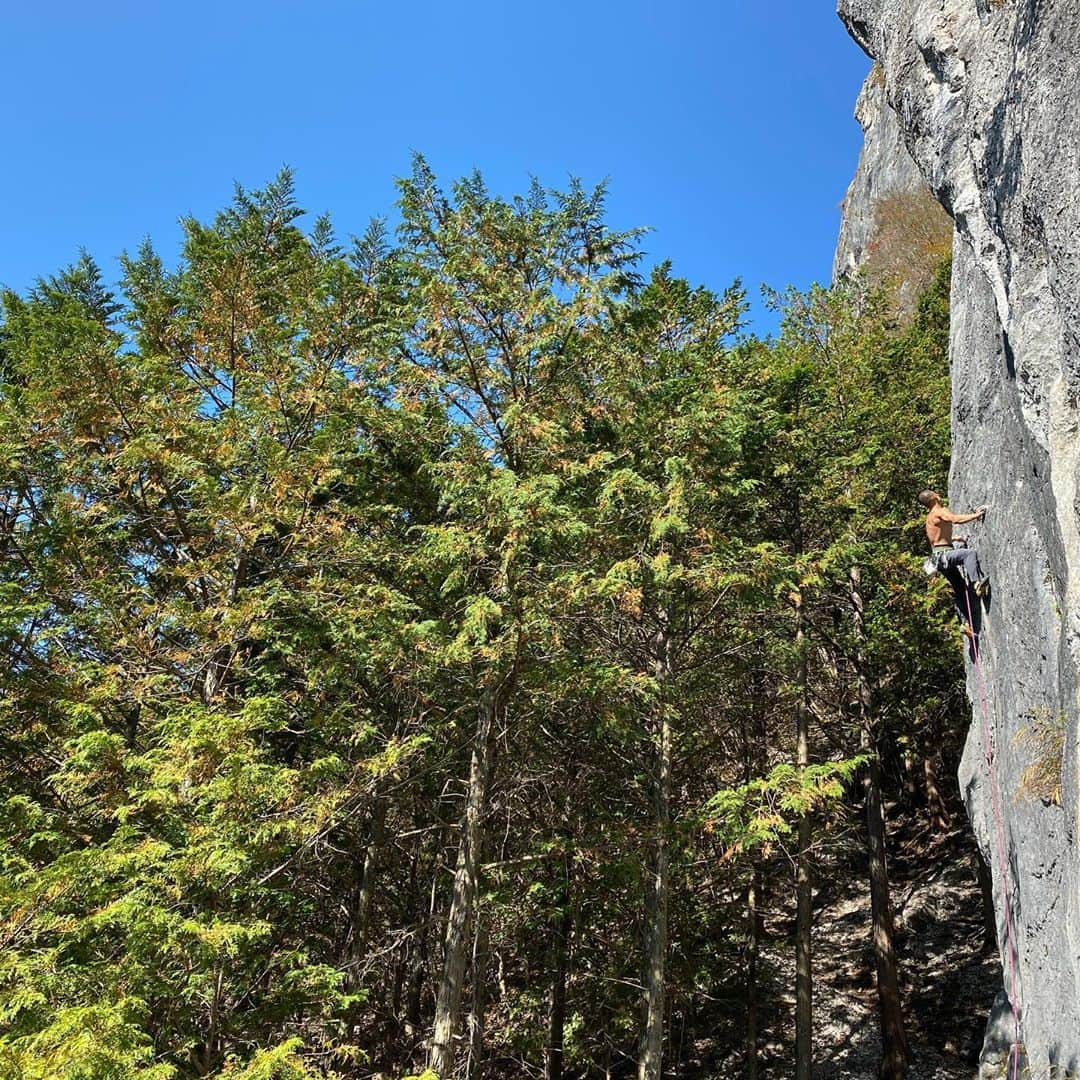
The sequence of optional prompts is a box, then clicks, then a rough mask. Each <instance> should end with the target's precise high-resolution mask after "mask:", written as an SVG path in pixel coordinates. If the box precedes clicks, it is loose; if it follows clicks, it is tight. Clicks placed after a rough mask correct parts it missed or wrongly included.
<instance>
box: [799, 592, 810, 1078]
mask: <svg viewBox="0 0 1080 1080" xmlns="http://www.w3.org/2000/svg"><path fill="white" fill-rule="evenodd" d="M795 655H796V664H797V679H796V700H795V739H796V747H795V763H796V764H797V765H799V766H800V767H802V766H806V765H809V764H810V710H809V709H808V708H807V700H806V698H807V685H806V683H807V670H806V635H805V632H804V630H803V594H802V589H801V588H800V589H799V590H798V591H797V592H796V594H795ZM812 838H813V823H812V821H811V820H810V815H809V814H803V815H802V817H800V818H799V826H798V847H797V851H796V856H795V905H796V914H795V1080H810V1069H811V1065H812V1062H813V1027H812V1025H813V1016H814V1001H813V993H814V988H813V972H812V969H811V958H810V928H811V914H812V913H811V904H812V902H813V883H812V881H811V875H810V843H811V840H812Z"/></svg>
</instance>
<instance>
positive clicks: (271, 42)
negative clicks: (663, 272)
mask: <svg viewBox="0 0 1080 1080" xmlns="http://www.w3.org/2000/svg"><path fill="white" fill-rule="evenodd" d="M6 6H7V11H6V12H5V19H4V22H5V28H4V33H3V35H2V37H0V95H2V100H3V102H4V110H3V121H2V128H0V130H2V132H3V148H4V168H3V169H2V170H0V208H2V209H0V282H3V283H4V284H6V285H8V286H11V287H14V288H17V289H24V288H26V287H27V286H28V285H30V284H31V283H32V282H33V280H34V279H35V278H36V277H37V276H39V275H41V274H45V273H50V272H53V271H55V270H56V269H58V268H59V267H60V266H62V265H64V264H66V263H67V262H70V261H71V259H72V258H74V257H75V255H76V253H77V251H78V249H79V248H80V247H85V248H86V249H87V250H89V251H90V252H91V254H93V255H94V256H95V257H96V258H97V259H98V261H99V262H100V263H101V264H102V266H103V268H104V269H105V272H106V275H107V276H108V277H109V278H110V279H111V278H114V277H115V276H116V274H117V265H116V258H115V257H116V255H117V254H118V253H119V252H120V251H122V250H124V249H132V248H134V247H135V246H136V245H137V244H138V243H139V241H140V240H141V239H142V238H143V237H144V236H146V235H149V236H151V237H152V238H153V240H154V242H155V244H156V245H157V246H158V248H159V250H160V251H161V252H162V254H163V255H164V256H166V258H173V257H175V254H176V251H177V241H178V236H179V230H178V228H177V225H176V222H177V219H178V218H179V217H180V216H181V215H184V214H188V213H191V214H195V215H196V216H199V217H209V216H210V215H212V214H213V212H214V211H215V210H216V209H217V208H219V207H220V206H222V205H223V204H224V203H226V202H227V201H228V199H229V197H230V195H231V192H232V184H233V181H234V180H235V181H239V182H240V183H242V184H244V185H245V186H247V187H258V186H261V185H262V184H263V183H264V182H265V181H266V180H268V179H269V178H270V177H272V176H273V175H274V174H275V173H276V172H277V170H278V168H279V167H280V166H281V165H282V164H286V163H287V164H289V165H290V166H292V168H293V169H294V170H295V173H296V179H297V189H298V194H299V197H300V201H301V203H302V205H304V206H305V207H307V208H308V209H309V210H311V211H313V212H321V211H324V210H329V211H330V212H331V214H332V215H333V218H334V221H335V224H336V226H337V228H338V230H339V232H340V233H341V234H342V235H347V234H349V233H356V232H360V231H361V230H362V229H363V227H364V225H365V224H366V222H367V220H368V218H369V217H371V216H372V215H376V214H378V215H389V214H392V211H393V202H394V197H395V192H394V186H393V178H394V177H395V176H397V175H401V174H402V173H404V172H406V171H407V170H408V168H409V158H410V154H411V152H412V151H413V150H419V151H421V152H423V153H424V154H425V155H426V156H427V157H428V159H429V161H430V162H431V164H432V166H433V167H434V168H435V170H436V171H437V172H438V173H439V175H440V176H441V177H443V178H444V179H447V180H449V179H451V178H453V177H455V176H458V175H461V174H463V173H465V172H468V171H470V170H471V169H472V168H473V167H479V168H480V169H481V170H482V171H483V173H484V174H485V176H486V177H487V179H488V181H489V184H490V186H491V187H492V188H494V189H495V190H498V191H501V192H503V193H506V194H510V193H512V192H515V191H519V190H523V189H524V188H525V186H526V185H527V183H528V179H529V176H530V175H536V176H537V177H539V179H540V180H541V181H542V182H543V183H545V184H546V185H548V186H554V187H558V186H560V185H561V184H563V183H564V182H565V179H566V177H567V176H568V175H570V174H575V175H578V176H580V177H582V179H583V180H585V181H586V182H590V183H592V182H596V181H599V180H601V179H603V178H605V177H606V178H608V179H609V181H610V195H609V201H608V206H609V217H610V221H611V224H612V225H614V226H617V227H627V226H632V225H649V226H652V227H653V229H654V231H653V232H652V233H651V234H650V235H649V236H648V237H646V239H645V247H646V249H647V251H648V253H649V256H650V258H652V259H659V258H670V259H672V260H673V261H674V264H675V270H676V272H677V273H679V274H682V275H683V276H686V277H688V278H690V279H691V280H693V281H695V282H701V283H704V284H707V285H709V286H711V287H713V288H717V289H720V288H723V287H724V286H726V285H727V284H728V283H729V282H730V281H731V280H732V279H733V278H734V277H737V276H738V277H741V278H742V279H743V281H744V283H745V284H746V285H747V287H748V288H749V289H750V291H751V293H752V295H753V296H755V297H756V295H757V291H758V287H759V284H760V283H762V282H765V283H768V284H770V285H773V286H777V287H780V286H783V285H786V284H788V283H792V284H796V285H799V286H806V285H808V284H809V283H810V282H811V281H813V280H825V279H827V278H828V276H829V270H830V265H831V259H832V249H833V245H834V243H835V239H836V233H837V229H838V225H839V211H838V204H839V202H840V200H841V198H842V197H843V194H844V190H845V188H846V186H847V183H848V181H849V180H850V178H851V174H852V171H853V169H854V167H855V162H856V159H857V156H858V150H859V144H860V132H859V129H858V125H857V124H856V123H855V121H854V120H853V119H852V109H853V107H854V103H855V97H856V94H857V92H858V89H859V85H860V83H861V80H862V78H863V76H864V75H865V73H866V71H867V69H868V67H869V61H868V60H867V59H866V57H865V56H863V54H862V53H861V52H860V51H859V49H858V48H857V46H856V45H855V44H854V43H853V42H852V41H851V40H850V39H849V38H848V37H847V35H846V33H845V32H844V29H843V27H842V26H841V24H840V22H839V20H838V19H837V18H836V15H835V13H834V10H833V4H832V3H831V2H828V0H813V2H809V3H808V2H807V0H774V2H773V3H770V4H755V3H748V2H746V0H668V2H666V3H660V2H653V0H579V2H578V3H571V2H567V0H558V2H554V3H547V4H544V5H528V4H522V3H509V2H505V3H497V2H495V0H473V2H469V3H461V4H453V3H447V2H445V0H444V2H437V0H413V2H412V3H403V4H392V3H390V2H388V0H351V2H347V0H307V2H305V3H300V2H293V3H286V2H281V0H261V2H259V3H257V4H256V3H253V2H250V0H217V2H214V3H207V2H203V0H191V2H187V3H184V4H181V3H178V2H165V0H159V2H154V0H143V2H141V3H134V2H120V0H103V2H102V3H98V4H94V5H89V4H85V3H78V4H77V3H73V2H71V0H55V2H53V3H51V4H44V3H36V4H35V3H26V2H24V3H19V4H9V5H6ZM758 317H759V319H760V322H759V324H758V325H759V326H760V327H761V328H763V329H767V328H768V326H769V324H770V322H771V320H769V319H768V318H767V317H765V318H764V319H761V317H760V309H759V313H758Z"/></svg>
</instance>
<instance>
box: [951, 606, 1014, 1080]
mask: <svg viewBox="0 0 1080 1080" xmlns="http://www.w3.org/2000/svg"><path fill="white" fill-rule="evenodd" d="M964 595H965V597H966V599H967V609H968V628H969V629H970V630H971V652H972V655H973V656H974V658H975V677H976V682H977V683H978V686H979V707H980V711H981V712H982V737H983V750H984V752H985V754H986V765H987V770H988V772H989V773H990V803H991V806H992V807H993V813H994V833H995V836H996V839H997V849H998V865H999V866H1000V867H1001V898H1002V900H1003V901H1004V904H1005V947H1006V949H1007V951H1008V953H1009V1004H1010V1005H1011V1006H1012V1014H1013V1029H1014V1034H1013V1045H1012V1050H1011V1051H1010V1053H1009V1057H1010V1058H1011V1059H1012V1080H1016V1075H1017V1070H1018V1069H1019V1067H1020V1008H1019V1005H1018V1004H1017V1000H1018V995H1017V990H1016V944H1015V941H1014V939H1013V921H1012V904H1011V903H1010V902H1009V876H1008V874H1007V873H1006V870H1005V826H1004V823H1003V821H1002V817H1001V803H1000V799H999V795H998V785H997V772H996V770H995V769H994V746H993V743H992V742H991V738H990V717H989V714H990V709H989V706H988V705H987V703H986V680H985V679H984V678H983V670H982V660H981V658H980V656H979V639H978V637H977V636H976V634H975V620H974V619H973V618H972V614H971V587H970V585H969V586H968V588H967V589H965V592H964Z"/></svg>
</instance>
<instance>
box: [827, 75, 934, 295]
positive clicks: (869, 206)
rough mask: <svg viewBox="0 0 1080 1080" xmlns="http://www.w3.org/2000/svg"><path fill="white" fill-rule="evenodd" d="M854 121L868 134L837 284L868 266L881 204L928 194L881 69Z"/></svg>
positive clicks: (846, 207)
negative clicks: (893, 198)
mask: <svg viewBox="0 0 1080 1080" xmlns="http://www.w3.org/2000/svg"><path fill="white" fill-rule="evenodd" d="M855 119H856V120H858V122H859V126H860V127H861V128H862V130H863V146H862V153H861V154H860V155H859V164H858V166H857V167H856V169H855V176H854V178H853V179H852V181H851V184H850V185H849V186H848V189H847V194H846V195H845V196H844V202H843V205H842V206H841V215H840V236H839V239H838V240H837V242H836V255H835V257H834V259H833V279H834V280H835V279H837V278H839V277H842V276H843V275H844V274H846V273H850V272H851V271H853V270H858V269H860V268H861V267H862V266H863V265H864V263H865V262H866V260H867V257H868V256H869V254H870V245H871V243H872V241H873V238H874V231H875V220H874V218H875V208H876V207H877V206H878V205H879V203H880V202H881V200H882V199H884V198H887V197H888V196H889V195H909V194H913V193H915V192H919V191H925V190H926V181H925V180H923V178H922V173H920V172H919V170H918V167H917V166H916V164H915V162H914V161H912V159H911V155H910V154H909V153H908V149H907V146H905V145H904V137H903V134H902V132H901V131H900V122H899V120H898V119H897V116H896V113H895V112H893V110H892V109H891V108H890V106H889V103H888V101H886V99H885V79H884V76H883V74H882V71H881V68H880V67H878V66H877V65H875V66H874V68H873V70H872V71H871V72H870V74H869V75H868V76H867V77H866V82H865V83H864V84H863V88H862V92H861V93H860V94H859V98H858V101H857V102H856V103H855Z"/></svg>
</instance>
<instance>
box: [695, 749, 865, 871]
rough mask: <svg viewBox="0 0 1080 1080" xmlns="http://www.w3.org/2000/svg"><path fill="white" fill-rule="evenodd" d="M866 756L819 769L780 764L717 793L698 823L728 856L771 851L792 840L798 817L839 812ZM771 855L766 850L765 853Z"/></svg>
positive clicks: (829, 763)
mask: <svg viewBox="0 0 1080 1080" xmlns="http://www.w3.org/2000/svg"><path fill="white" fill-rule="evenodd" d="M864 764H866V757H865V756H864V755H860V756H856V757H853V758H850V759H849V760H847V761H828V762H823V763H822V764H820V765H807V766H803V767H802V768H799V767H797V766H795V765H788V764H784V765H776V766H774V767H773V768H772V769H771V770H770V771H769V773H768V775H766V776H759V777H755V778H754V779H753V780H751V781H749V783H746V784H741V785H739V786H738V787H734V788H725V789H724V790H722V791H717V792H715V793H714V794H713V795H712V796H711V797H710V798H709V799H708V801H707V802H706V803H705V805H704V807H703V809H702V812H701V815H700V819H699V824H700V826H701V827H702V828H704V829H705V831H706V832H708V833H709V834H711V835H712V836H714V837H715V838H716V840H717V841H718V842H719V843H720V844H721V845H722V846H723V847H724V849H725V857H730V856H732V855H735V854H739V853H742V852H746V851H752V850H753V849H754V848H765V849H769V848H771V847H773V846H774V845H776V844H778V843H781V842H782V841H783V840H784V839H786V838H787V837H790V836H791V835H792V834H793V833H794V831H795V826H796V824H797V823H798V820H799V818H800V817H802V816H804V815H805V814H816V815H825V814H827V813H828V812H829V811H831V810H835V809H836V804H837V803H838V802H839V800H840V799H842V798H843V797H844V794H845V791H846V787H847V785H849V784H850V783H851V780H852V778H853V777H854V775H855V772H856V770H857V769H859V768H860V767H861V766H862V765H864ZM766 853H767V850H766Z"/></svg>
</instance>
